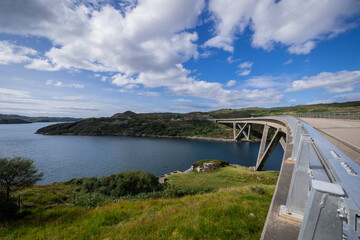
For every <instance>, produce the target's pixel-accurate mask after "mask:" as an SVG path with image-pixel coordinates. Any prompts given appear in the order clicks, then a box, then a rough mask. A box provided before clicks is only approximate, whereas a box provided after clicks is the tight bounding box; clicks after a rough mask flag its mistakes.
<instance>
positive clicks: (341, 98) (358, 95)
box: [307, 92, 360, 105]
mask: <svg viewBox="0 0 360 240" xmlns="http://www.w3.org/2000/svg"><path fill="white" fill-rule="evenodd" d="M359 99H360V92H354V93H346V94H340V95H335V96H332V97H331V98H320V99H315V100H312V101H310V102H308V103H307V104H309V105H310V104H319V103H333V102H349V101H359Z"/></svg>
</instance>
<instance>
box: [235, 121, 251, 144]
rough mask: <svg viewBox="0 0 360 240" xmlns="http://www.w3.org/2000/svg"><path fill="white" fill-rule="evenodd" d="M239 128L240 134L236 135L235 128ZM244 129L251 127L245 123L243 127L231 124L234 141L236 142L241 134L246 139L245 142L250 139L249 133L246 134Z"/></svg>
mask: <svg viewBox="0 0 360 240" xmlns="http://www.w3.org/2000/svg"><path fill="white" fill-rule="evenodd" d="M237 127H239V128H240V132H239V133H236V128H237ZM246 127H249V129H250V127H251V125H250V124H248V123H245V124H244V126H241V125H240V124H239V123H233V130H234V140H235V141H236V140H238V138H239V137H240V136H241V134H243V135H244V136H245V138H246V140H249V139H250V135H249V133H248V134H246V132H245V131H244V130H245V128H246ZM249 129H248V132H250V131H251V130H249Z"/></svg>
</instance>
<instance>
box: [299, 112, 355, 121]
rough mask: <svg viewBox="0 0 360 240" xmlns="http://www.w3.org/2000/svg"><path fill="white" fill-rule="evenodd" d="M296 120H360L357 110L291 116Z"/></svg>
mask: <svg viewBox="0 0 360 240" xmlns="http://www.w3.org/2000/svg"><path fill="white" fill-rule="evenodd" d="M293 116H294V117H297V118H332V119H353V120H360V111H359V110H349V111H335V112H309V113H299V114H295V115H293Z"/></svg>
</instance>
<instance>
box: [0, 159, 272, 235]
mask: <svg viewBox="0 0 360 240" xmlns="http://www.w3.org/2000/svg"><path fill="white" fill-rule="evenodd" d="M277 176H278V172H273V171H271V172H270V171H268V172H253V171H251V170H249V169H247V168H243V167H233V166H228V167H224V168H220V169H218V170H216V171H214V172H202V173H189V174H175V175H171V176H170V177H169V179H170V183H169V184H170V185H171V186H173V188H175V189H177V191H178V192H183V193H184V195H185V196H183V197H171V196H169V197H164V196H163V197H157V198H146V199H144V200H136V198H133V199H128V200H127V199H125V198H124V199H118V200H115V201H114V202H112V203H108V204H104V205H100V206H98V207H86V206H85V207H84V206H77V205H74V202H73V198H74V197H76V196H74V195H73V194H72V191H71V188H72V187H73V186H71V185H64V184H52V185H46V186H34V187H31V188H27V189H25V190H23V191H22V192H20V193H19V194H21V198H22V201H23V204H24V205H26V206H27V208H24V209H23V210H22V214H23V216H22V217H21V218H19V219H17V220H16V219H15V220H12V221H8V222H0V238H1V239H156V240H158V239H259V238H260V235H261V231H262V229H263V225H264V223H265V219H266V215H267V211H268V208H269V206H270V202H271V199H272V194H273V191H274V189H275V184H276V180H277ZM204 186H206V187H208V188H210V189H212V191H211V192H207V193H203V194H196V192H195V194H194V192H192V191H189V189H197V188H198V187H204ZM89 201H90V200H89Z"/></svg>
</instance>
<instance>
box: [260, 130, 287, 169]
mask: <svg viewBox="0 0 360 240" xmlns="http://www.w3.org/2000/svg"><path fill="white" fill-rule="evenodd" d="M268 131H269V126H267V125H265V126H264V131H263V136H262V138H261V144H260V149H259V154H258V159H257V161H256V167H255V170H256V171H259V170H262V169H263V167H264V165H265V163H266V161H267V160H268V159H269V157H270V155H271V153H272V152H273V151H274V149H275V147H276V145H277V144H278V143H279V141H280V139H281V138H282V137H283V133H282V132H281V129H277V130H276V132H275V135H274V137H273V138H272V139H271V141H270V143H269V145H268V147H267V148H266V150H265V151H264V149H265V144H266V139H267V134H268Z"/></svg>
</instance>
